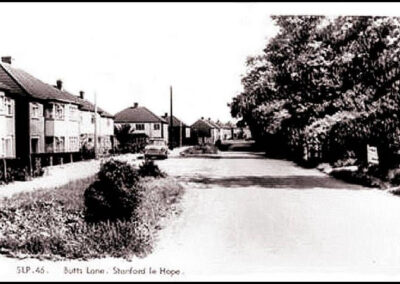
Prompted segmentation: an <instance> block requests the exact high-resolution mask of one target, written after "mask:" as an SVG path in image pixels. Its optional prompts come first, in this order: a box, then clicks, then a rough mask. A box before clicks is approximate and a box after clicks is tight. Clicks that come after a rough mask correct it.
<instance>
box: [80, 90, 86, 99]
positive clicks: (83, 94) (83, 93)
mask: <svg viewBox="0 0 400 284" xmlns="http://www.w3.org/2000/svg"><path fill="white" fill-rule="evenodd" d="M79 97H80V98H81V99H82V100H84V99H85V92H84V91H79Z"/></svg>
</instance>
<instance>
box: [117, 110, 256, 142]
mask: <svg viewBox="0 0 400 284" xmlns="http://www.w3.org/2000/svg"><path fill="white" fill-rule="evenodd" d="M115 125H116V126H117V127H122V126H123V125H129V126H130V129H131V132H132V134H135V135H137V136H138V137H145V138H148V139H154V138H157V139H163V140H165V141H166V142H167V143H171V144H172V146H173V147H176V146H179V145H189V144H204V143H212V144H214V143H216V142H217V141H218V140H221V141H225V140H232V139H246V138H251V134H250V131H249V130H248V129H247V128H239V127H237V126H236V125H235V124H233V123H231V122H228V123H222V122H220V121H217V122H214V121H213V120H211V118H209V119H204V117H202V118H201V119H199V120H197V121H196V122H195V123H193V124H192V125H191V126H188V125H187V124H185V123H184V122H182V120H180V119H178V118H177V117H175V116H172V124H171V117H170V116H168V114H167V113H165V114H164V115H162V116H158V115H156V114H155V113H153V112H152V111H150V110H149V109H148V108H146V107H144V106H139V104H138V103H134V104H133V105H132V106H131V107H128V108H126V109H124V110H122V111H120V112H118V113H117V114H115ZM171 125H172V135H170V133H169V132H171Z"/></svg>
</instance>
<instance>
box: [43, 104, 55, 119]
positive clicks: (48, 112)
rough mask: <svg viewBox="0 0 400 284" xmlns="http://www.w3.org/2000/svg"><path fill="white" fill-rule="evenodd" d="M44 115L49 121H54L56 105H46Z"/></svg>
mask: <svg viewBox="0 0 400 284" xmlns="http://www.w3.org/2000/svg"><path fill="white" fill-rule="evenodd" d="M44 115H45V117H46V118H47V119H54V104H48V105H46V107H45V111H44Z"/></svg>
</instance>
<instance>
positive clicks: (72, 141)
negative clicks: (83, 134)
mask: <svg viewBox="0 0 400 284" xmlns="http://www.w3.org/2000/svg"><path fill="white" fill-rule="evenodd" d="M69 149H70V151H77V150H79V145H78V137H69Z"/></svg>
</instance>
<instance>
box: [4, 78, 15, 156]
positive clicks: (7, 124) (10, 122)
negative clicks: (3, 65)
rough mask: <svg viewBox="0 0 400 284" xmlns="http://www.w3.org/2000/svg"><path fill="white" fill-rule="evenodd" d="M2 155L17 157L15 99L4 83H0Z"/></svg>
mask: <svg viewBox="0 0 400 284" xmlns="http://www.w3.org/2000/svg"><path fill="white" fill-rule="evenodd" d="M0 157H1V158H3V159H4V158H6V159H13V158H15V99H14V97H13V95H11V94H10V88H9V87H8V86H7V85H5V84H3V83H0Z"/></svg>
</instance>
